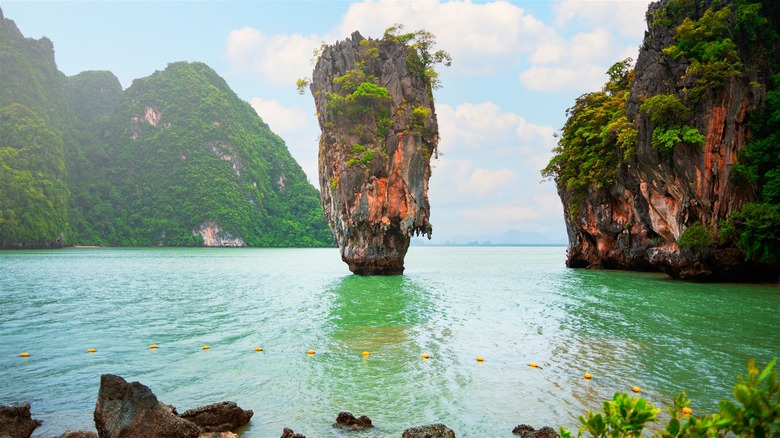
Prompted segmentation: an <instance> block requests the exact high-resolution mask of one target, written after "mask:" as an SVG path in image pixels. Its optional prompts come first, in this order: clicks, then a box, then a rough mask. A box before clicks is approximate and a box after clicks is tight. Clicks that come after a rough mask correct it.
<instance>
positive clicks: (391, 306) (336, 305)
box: [327, 275, 431, 355]
mask: <svg viewBox="0 0 780 438" xmlns="http://www.w3.org/2000/svg"><path fill="white" fill-rule="evenodd" d="M327 292H328V293H330V295H332V302H331V306H330V315H329V317H328V322H329V325H330V326H332V329H331V330H332V332H330V333H329V335H330V336H331V337H332V339H333V340H334V341H335V342H337V343H338V344H339V349H340V350H342V351H356V352H358V353H360V352H361V351H370V352H372V353H373V354H375V355H376V354H385V353H390V351H385V348H388V349H396V350H397V349H399V348H407V349H408V348H410V347H411V346H410V345H409V341H410V340H409V336H410V331H412V329H414V327H415V326H416V325H417V324H419V323H420V322H421V321H423V320H424V319H427V316H426V315H427V314H428V313H429V312H430V308H431V305H430V302H427V301H426V297H427V294H426V293H425V291H424V290H423V289H422V287H421V286H420V285H418V284H416V283H415V282H414V281H412V280H410V279H409V278H406V277H403V276H392V277H361V276H357V275H352V276H348V277H344V278H342V279H340V280H339V281H338V282H337V283H336V284H335V285H333V286H332V287H329V288H328V289H327Z"/></svg>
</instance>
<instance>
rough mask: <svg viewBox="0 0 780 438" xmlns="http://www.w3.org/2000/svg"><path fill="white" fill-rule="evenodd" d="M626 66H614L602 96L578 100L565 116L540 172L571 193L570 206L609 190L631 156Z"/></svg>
mask: <svg viewBox="0 0 780 438" xmlns="http://www.w3.org/2000/svg"><path fill="white" fill-rule="evenodd" d="M631 61H632V60H631V59H626V60H623V61H621V62H618V63H616V64H615V65H613V66H612V67H611V68H610V69H609V71H608V72H607V74H608V75H609V77H610V80H609V81H608V82H607V84H606V85H605V86H604V88H603V89H602V90H601V91H596V92H592V93H587V94H583V95H582V96H580V97H578V98H577V100H576V102H575V104H574V106H573V107H571V108H569V109H568V110H567V111H566V114H567V116H568V119H567V120H566V124H565V125H564V127H563V132H562V133H561V136H560V138H559V139H558V146H557V147H556V148H555V149H554V150H553V152H554V153H555V155H554V156H553V158H552V159H551V160H550V163H549V164H547V167H545V168H544V169H543V170H542V175H543V176H545V177H546V178H554V179H555V180H556V181H557V183H558V184H559V186H560V187H565V188H566V190H569V191H571V192H572V194H573V198H572V201H573V202H575V204H578V203H579V202H581V200H582V196H584V194H585V193H586V192H587V190H588V189H589V188H590V187H591V186H593V185H595V186H597V187H599V188H603V187H608V186H610V185H612V184H614V183H615V181H616V178H617V172H618V168H619V166H620V163H621V162H622V161H623V157H624V155H630V154H631V153H632V152H633V148H634V144H635V143H636V136H637V129H636V127H635V126H634V124H633V123H631V122H630V121H629V120H628V119H627V118H626V108H625V106H626V99H627V98H628V93H629V90H630V88H631V81H632V78H633V75H634V71H633V69H632V68H631V67H630V65H631ZM572 210H573V211H576V208H575V209H572Z"/></svg>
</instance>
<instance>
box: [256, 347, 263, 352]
mask: <svg viewBox="0 0 780 438" xmlns="http://www.w3.org/2000/svg"><path fill="white" fill-rule="evenodd" d="M255 351H263V347H257V348H255Z"/></svg>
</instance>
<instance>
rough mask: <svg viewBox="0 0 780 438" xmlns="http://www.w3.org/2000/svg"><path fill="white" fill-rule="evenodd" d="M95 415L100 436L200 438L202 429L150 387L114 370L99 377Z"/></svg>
mask: <svg viewBox="0 0 780 438" xmlns="http://www.w3.org/2000/svg"><path fill="white" fill-rule="evenodd" d="M94 417H95V427H96V428H97V433H98V436H99V437H100V438H130V437H134V438H135V437H139V438H140V437H150V438H151V437H155V438H162V437H171V438H174V437H175V438H197V437H198V436H199V435H200V433H201V432H202V430H201V429H200V428H199V427H198V426H197V425H196V424H195V423H192V422H190V421H187V420H185V419H182V418H179V416H178V415H176V411H175V410H174V409H173V408H172V407H170V406H168V405H166V404H165V403H162V402H160V401H158V400H157V397H156V396H155V395H154V394H153V393H152V391H151V390H150V389H149V388H148V387H146V386H144V385H142V384H141V383H139V382H132V383H128V382H127V381H126V380H125V379H123V378H121V377H119V376H115V375H113V374H104V375H102V376H101V377H100V390H99V391H98V399H97V403H96V404H95V414H94Z"/></svg>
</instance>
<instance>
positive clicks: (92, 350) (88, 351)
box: [87, 348, 97, 353]
mask: <svg viewBox="0 0 780 438" xmlns="http://www.w3.org/2000/svg"><path fill="white" fill-rule="evenodd" d="M95 351H97V350H95V349H94V348H90V349H89V350H87V353H94V352H95Z"/></svg>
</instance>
